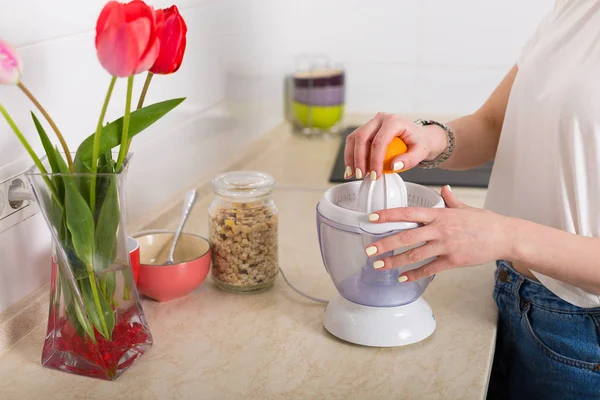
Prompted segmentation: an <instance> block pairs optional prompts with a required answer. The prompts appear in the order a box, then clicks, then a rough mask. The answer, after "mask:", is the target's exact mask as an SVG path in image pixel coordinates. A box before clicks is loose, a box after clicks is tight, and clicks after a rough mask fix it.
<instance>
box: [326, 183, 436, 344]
mask: <svg viewBox="0 0 600 400" xmlns="http://www.w3.org/2000/svg"><path fill="white" fill-rule="evenodd" d="M406 206H419V207H435V208H443V207H444V201H443V199H442V198H441V196H440V195H438V194H437V193H436V192H435V191H433V190H432V189H429V188H427V187H425V186H421V185H417V184H414V183H404V181H403V180H402V178H401V177H400V175H398V174H394V173H392V174H384V175H383V176H381V177H380V178H379V179H378V180H377V181H375V182H372V181H371V180H370V179H365V180H363V181H362V182H361V181H354V182H347V183H344V184H341V185H337V186H334V187H332V188H330V189H329V190H327V191H326V192H325V194H324V196H323V197H322V198H321V201H320V202H319V203H318V205H317V212H316V214H317V233H318V237H319V244H320V248H321V255H322V258H323V263H324V264H325V269H326V270H327V272H328V273H329V276H330V277H331V279H332V280H333V283H334V285H335V287H336V289H337V290H338V292H339V295H338V296H337V297H336V298H335V299H334V300H332V301H330V302H329V303H328V305H327V309H326V311H325V318H324V326H325V328H326V329H327V330H328V331H329V332H330V333H331V334H333V335H335V336H337V337H338V338H340V339H342V340H345V341H348V342H351V343H355V344H359V345H363V346H374V347H394V346H403V345H408V344H412V343H416V342H419V341H421V340H424V339H426V338H427V337H429V336H430V335H431V334H432V333H433V332H434V331H435V328H436V323H435V318H434V316H433V312H432V310H431V307H430V306H429V304H427V302H426V301H425V300H424V299H423V297H422V295H423V292H424V291H425V289H426V288H427V286H428V285H429V283H430V282H431V281H432V279H433V277H428V278H424V279H420V280H418V281H414V282H404V281H402V279H399V277H400V276H401V274H402V273H404V272H406V271H408V270H412V269H415V268H418V267H420V266H422V265H424V264H426V263H427V262H429V261H431V260H425V261H422V262H419V263H415V264H411V265H408V266H404V267H400V268H391V269H385V268H384V269H377V268H376V267H381V265H378V264H381V261H380V260H381V259H382V258H385V257H390V256H392V255H397V254H400V253H403V252H405V251H408V250H410V248H409V247H407V248H400V249H397V250H394V251H391V252H386V253H379V254H377V253H375V255H374V256H372V257H369V256H368V255H367V252H368V251H369V250H372V248H371V245H372V244H373V243H374V242H376V241H378V240H381V239H383V238H385V237H387V236H390V235H394V234H397V233H398V232H402V231H405V230H408V229H414V228H416V227H418V224H417V223H411V222H399V223H398V222H394V223H373V222H370V221H369V219H368V216H369V213H371V212H373V211H376V210H379V209H382V208H395V207H406ZM413 247H415V246H413ZM367 249H368V250H367ZM369 254H373V252H372V251H369ZM377 261H379V262H377Z"/></svg>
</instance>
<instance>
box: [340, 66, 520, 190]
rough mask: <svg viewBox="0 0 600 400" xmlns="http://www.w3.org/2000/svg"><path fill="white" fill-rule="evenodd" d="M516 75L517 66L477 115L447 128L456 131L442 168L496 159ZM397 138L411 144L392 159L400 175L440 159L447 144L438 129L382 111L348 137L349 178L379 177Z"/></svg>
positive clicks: (472, 165)
mask: <svg viewBox="0 0 600 400" xmlns="http://www.w3.org/2000/svg"><path fill="white" fill-rule="evenodd" d="M516 74H517V67H516V66H514V67H513V68H512V69H511V70H510V71H509V73H508V74H507V75H506V77H505V78H504V79H503V80H502V82H501V83H500V84H499V85H498V87H497V88H496V89H495V90H494V92H493V93H492V94H491V96H490V97H489V98H488V100H487V101H486V102H485V104H483V106H482V107H481V108H480V109H479V110H477V112H475V113H473V114H471V115H467V116H464V117H462V118H458V119H456V120H454V121H451V122H450V123H449V124H448V125H449V126H450V128H451V129H452V131H453V132H454V136H455V150H454V153H453V155H452V156H451V157H450V158H449V159H448V160H446V162H444V163H443V164H442V165H441V168H444V169H454V170H462V169H469V168H474V167H477V166H479V165H482V164H485V163H486V162H488V161H490V160H491V159H493V158H494V156H495V154H496V148H497V147H498V140H499V138H500V131H501V130H502V124H503V123H504V113H505V112H506V105H507V103H508V97H509V95H510V91H511V89H512V84H513V82H514V79H515V76H516ZM394 137H399V138H401V139H402V140H403V141H404V142H405V143H406V144H407V145H408V151H407V152H406V153H405V154H403V155H401V156H399V157H397V158H396V159H395V160H394V168H395V169H396V170H397V171H399V172H400V171H406V170H407V169H410V168H413V167H415V166H416V165H417V164H418V163H419V162H421V161H423V160H432V159H434V158H436V157H437V156H439V155H440V154H441V153H442V152H443V151H444V150H445V149H446V146H447V138H446V132H445V131H444V130H443V129H442V128H440V127H438V126H437V125H429V126H420V125H417V124H415V123H414V122H412V121H409V120H407V119H404V118H403V117H401V116H399V115H395V114H385V113H379V114H377V115H376V116H375V117H373V118H372V119H371V120H370V121H368V122H367V123H365V124H364V125H362V126H361V127H359V128H358V129H356V130H355V131H354V132H352V133H351V134H350V135H348V138H347V139H346V147H345V152H344V162H345V163H346V173H345V176H346V178H350V177H351V176H353V175H354V176H356V177H357V178H358V179H362V178H363V177H366V176H367V174H368V173H370V172H371V173H372V174H371V179H377V177H379V176H381V173H382V171H383V159H384V157H385V152H386V149H387V147H388V145H389V143H390V142H391V141H392V139H393V138H394ZM396 166H397V168H396Z"/></svg>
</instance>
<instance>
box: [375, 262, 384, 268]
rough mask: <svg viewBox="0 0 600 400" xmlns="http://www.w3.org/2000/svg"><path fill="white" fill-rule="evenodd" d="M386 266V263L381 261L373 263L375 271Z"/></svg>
mask: <svg viewBox="0 0 600 400" xmlns="http://www.w3.org/2000/svg"><path fill="white" fill-rule="evenodd" d="M384 266H385V263H384V262H383V261H381V260H377V261H375V262H374V263H373V268H375V269H381V268H383V267H384Z"/></svg>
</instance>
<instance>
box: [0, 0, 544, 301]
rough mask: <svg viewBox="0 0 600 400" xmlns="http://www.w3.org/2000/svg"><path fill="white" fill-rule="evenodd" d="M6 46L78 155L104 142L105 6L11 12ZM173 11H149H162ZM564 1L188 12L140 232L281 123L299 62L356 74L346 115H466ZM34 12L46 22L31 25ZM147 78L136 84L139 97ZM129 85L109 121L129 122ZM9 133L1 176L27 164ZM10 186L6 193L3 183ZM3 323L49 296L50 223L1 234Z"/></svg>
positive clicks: (272, 5)
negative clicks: (313, 58) (20, 304)
mask: <svg viewBox="0 0 600 400" xmlns="http://www.w3.org/2000/svg"><path fill="white" fill-rule="evenodd" d="M0 2H11V7H9V8H5V9H9V10H10V12H6V10H5V12H3V13H1V14H0V37H2V38H3V39H6V40H9V41H11V42H12V43H14V44H15V45H16V46H18V48H19V51H20V52H21V54H22V56H23V59H24V61H25V75H24V77H23V81H24V82H25V84H26V85H28V86H29V87H30V89H31V90H32V91H33V92H34V93H35V94H36V95H37V96H38V97H39V99H40V100H41V101H42V103H43V104H44V105H45V106H46V107H47V109H48V110H49V111H50V113H51V114H52V116H53V117H54V119H55V120H56V122H57V123H58V124H59V126H60V127H61V129H62V131H63V133H64V134H65V136H66V137H67V140H68V142H69V143H70V144H71V146H72V147H73V148H74V147H75V146H76V144H78V143H79V142H80V141H81V140H82V139H83V138H84V137H85V136H87V135H89V134H91V132H92V131H93V130H94V127H95V124H96V118H97V117H98V113H99V110H100V105H101V103H102V100H103V96H104V94H105V90H106V87H107V84H108V81H109V77H108V75H107V74H106V73H105V72H104V71H103V70H102V69H101V68H100V66H99V64H98V62H97V60H96V57H95V51H94V45H93V38H94V34H93V28H94V24H95V20H96V18H97V15H98V13H99V11H100V9H101V7H102V6H103V4H104V3H105V0H86V1H81V0H53V1H50V2H48V1H46V0H20V1H18V2H17V1H11V0H0ZM172 2H173V0H149V3H150V4H153V5H155V6H157V7H163V6H167V5H170V4H171V3H172ZM552 3H553V0H530V1H526V2H524V1H520V0H504V1H497V0H494V1H492V0H452V1H448V0H370V1H365V0H303V1H298V0H179V1H177V4H178V6H179V8H180V10H181V12H182V14H183V15H184V17H185V18H186V21H187V23H188V28H189V32H188V51H187V54H186V58H185V60H184V63H183V66H182V67H181V69H180V71H179V72H178V73H177V74H175V75H173V76H170V77H156V78H155V80H154V82H153V84H152V86H151V89H150V93H149V96H148V100H147V101H148V102H153V101H157V100H162V99H165V98H167V97H178V96H187V100H186V101H185V102H184V103H183V104H182V105H181V106H179V107H178V108H177V109H176V110H175V111H173V112H172V113H171V114H170V115H169V116H168V117H167V118H165V119H164V120H162V121H160V122H159V123H157V124H156V125H155V126H153V127H152V128H150V129H149V130H148V131H147V132H144V134H143V135H142V136H140V137H139V138H138V139H136V140H135V141H134V144H133V147H132V150H133V151H134V152H135V153H136V155H135V158H134V162H133V164H132V168H131V170H130V177H129V186H128V190H127V200H128V204H129V207H128V216H129V218H130V220H136V219H139V218H141V217H142V216H144V215H146V214H147V213H148V212H149V211H150V210H153V209H154V208H155V207H156V206H157V205H159V204H162V203H163V202H164V201H165V200H167V199H168V198H170V197H171V195H172V194H173V193H174V192H177V191H179V190H181V189H182V188H183V187H185V186H188V185H189V184H190V183H192V182H193V181H194V179H196V178H197V176H198V175H199V174H201V172H202V171H203V170H205V169H206V168H207V167H208V166H210V165H212V164H213V163H215V162H218V160H219V159H221V158H222V157H224V156H226V155H229V154H231V152H235V151H239V150H240V149H242V148H243V146H244V143H246V142H247V141H248V140H251V139H252V138H253V137H255V136H256V135H258V134H260V133H262V132H264V131H266V130H267V129H268V128H269V127H271V126H273V125H274V124H275V123H277V122H278V121H279V120H280V119H281V118H282V114H283V106H282V98H283V88H282V84H283V75H284V74H285V73H289V72H291V71H293V69H294V65H295V56H296V55H298V54H300V53H323V54H327V55H329V56H330V57H331V58H332V59H333V60H335V61H337V62H340V63H342V64H343V65H344V66H345V67H346V69H347V71H348V81H347V82H348V83H347V110H348V111H350V112H352V111H359V112H377V111H389V112H400V113H415V112H418V113H429V112H432V113H438V114H439V113H444V114H447V113H465V112H470V111H472V110H473V109H474V108H476V107H477V106H478V105H479V104H481V102H482V101H483V100H484V99H485V98H486V97H487V95H488V94H489V93H490V92H491V90H492V89H493V87H494V86H495V85H496V84H497V82H498V81H499V80H500V79H501V77H502V76H503V75H504V73H505V71H506V70H507V69H508V68H509V67H510V65H511V64H512V63H513V62H514V60H515V59H516V56H517V54H518V52H519V49H520V47H521V46H522V44H523V42H524V41H525V40H526V39H527V38H528V36H529V35H530V34H531V33H532V32H533V30H534V29H535V26H536V25H537V23H538V22H539V20H540V19H541V17H542V15H543V14H544V13H545V12H546V10H548V9H549V8H550V7H551V5H552ZM32 10H35V12H32ZM142 80H143V76H141V77H139V78H138V79H137V81H136V91H139V89H140V86H141V83H142ZM0 102H2V103H3V104H5V105H6V106H7V107H8V108H9V110H10V111H11V112H12V113H13V116H14V117H15V119H16V121H17V122H18V123H19V124H20V125H21V126H22V127H23V130H24V131H25V132H26V134H27V137H28V138H29V139H30V140H31V141H32V143H33V144H34V147H35V148H36V149H38V150H39V149H40V148H41V146H40V145H39V144H38V139H37V136H36V134H35V133H34V131H33V129H32V125H31V123H30V121H29V116H28V110H29V109H31V106H30V104H29V103H28V102H27V100H25V99H24V97H23V96H22V95H21V94H20V92H19V91H18V90H17V89H16V88H12V87H3V88H2V90H0ZM123 104H124V82H122V81H121V82H119V84H118V85H117V88H116V90H115V97H113V101H112V102H111V105H110V107H109V112H108V114H109V115H108V118H113V117H115V116H120V115H121V114H122V110H123ZM25 156H26V154H25V152H24V151H23V149H22V147H21V146H20V144H19V143H18V142H17V140H16V139H15V138H14V137H13V134H12V132H11V131H9V130H8V128H7V126H6V124H4V123H3V122H2V121H0V171H2V166H3V165H5V164H8V163H10V162H11V161H14V160H20V159H23V157H25ZM2 178H3V177H2V176H0V180H2ZM0 254H1V255H2V257H1V260H0V312H1V311H2V310H4V309H5V308H6V307H7V306H9V305H10V304H12V303H14V302H16V301H17V300H19V299H20V298H22V297H24V296H25V295H26V294H27V293H29V292H31V291H32V290H34V289H35V288H37V287H39V286H41V285H43V284H44V283H46V282H47V280H48V276H49V265H48V257H49V235H48V234H47V230H46V227H45V225H44V223H43V221H42V218H41V217H40V215H39V214H38V215H36V216H34V217H33V218H31V219H29V220H27V221H26V222H23V223H21V224H19V225H17V226H15V227H14V228H12V229H10V230H9V231H6V232H4V233H0Z"/></svg>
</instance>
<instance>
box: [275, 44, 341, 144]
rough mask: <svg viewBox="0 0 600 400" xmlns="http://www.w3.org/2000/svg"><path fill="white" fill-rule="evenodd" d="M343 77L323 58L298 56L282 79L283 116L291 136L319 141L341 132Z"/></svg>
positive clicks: (339, 70)
mask: <svg viewBox="0 0 600 400" xmlns="http://www.w3.org/2000/svg"><path fill="white" fill-rule="evenodd" d="M345 80H346V73H345V71H344V68H343V67H342V66H341V65H339V64H334V63H332V62H331V61H330V60H329V59H328V58H327V57H326V56H319V55H316V56H310V55H309V56H299V57H298V58H297V59H296V67H295V70H294V72H293V73H292V74H290V75H288V76H287V77H286V84H285V88H286V93H285V113H286V119H287V120H288V121H289V122H290V123H291V124H292V126H293V128H294V132H295V133H298V134H301V135H306V136H311V137H319V138H328V137H332V136H337V135H338V134H339V133H340V131H341V130H342V120H343V117H344V106H345V86H346V85H345Z"/></svg>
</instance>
